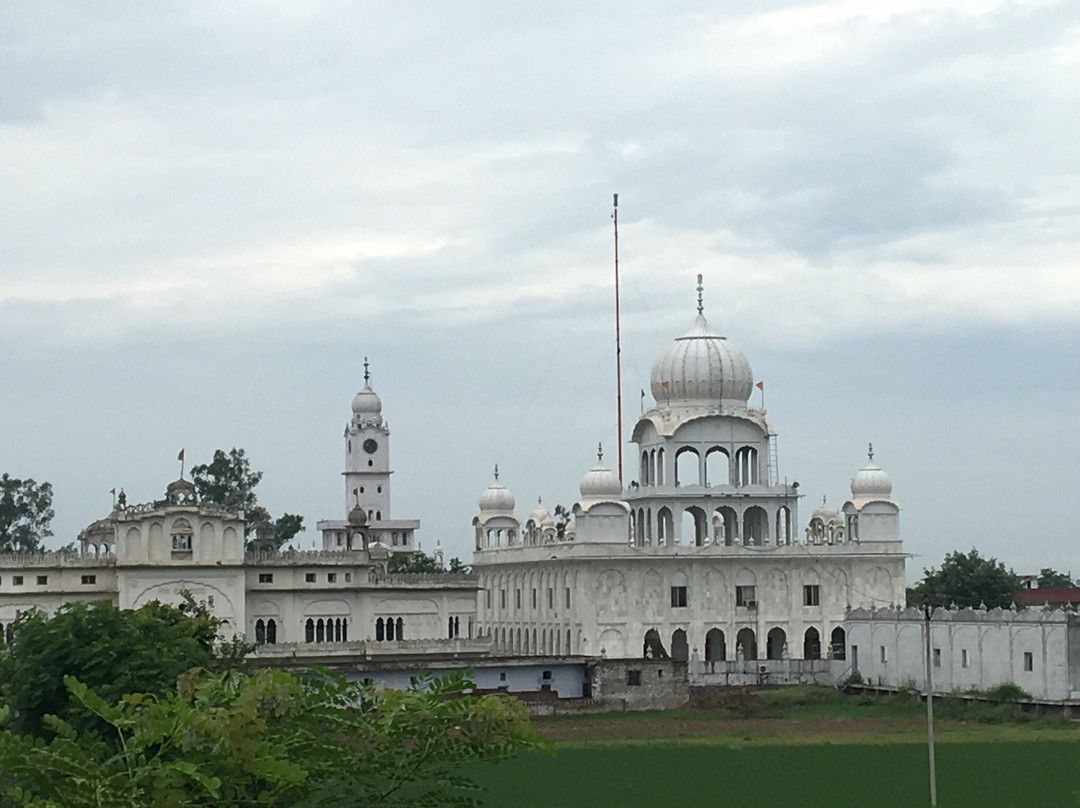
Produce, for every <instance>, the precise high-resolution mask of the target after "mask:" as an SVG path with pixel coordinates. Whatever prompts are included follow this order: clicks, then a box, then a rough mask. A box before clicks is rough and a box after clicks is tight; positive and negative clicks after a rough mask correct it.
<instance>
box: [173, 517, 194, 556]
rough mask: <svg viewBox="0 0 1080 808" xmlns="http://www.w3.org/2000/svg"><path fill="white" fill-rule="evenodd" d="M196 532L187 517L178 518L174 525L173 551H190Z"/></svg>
mask: <svg viewBox="0 0 1080 808" xmlns="http://www.w3.org/2000/svg"><path fill="white" fill-rule="evenodd" d="M194 535H195V532H194V530H193V529H192V527H191V522H189V521H188V520H187V519H182V518H181V519H177V520H176V521H175V522H173V525H172V551H173V552H174V553H190V552H191V544H192V539H193V538H194Z"/></svg>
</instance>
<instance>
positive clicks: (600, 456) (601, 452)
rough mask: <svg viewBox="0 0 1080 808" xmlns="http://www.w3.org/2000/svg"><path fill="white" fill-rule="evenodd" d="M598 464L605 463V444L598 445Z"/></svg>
mask: <svg viewBox="0 0 1080 808" xmlns="http://www.w3.org/2000/svg"><path fill="white" fill-rule="evenodd" d="M596 462H597V463H603V462H604V444H603V443H598V444H596Z"/></svg>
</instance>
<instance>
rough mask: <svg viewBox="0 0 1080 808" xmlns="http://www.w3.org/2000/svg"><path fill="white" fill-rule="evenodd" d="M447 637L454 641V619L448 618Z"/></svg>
mask: <svg viewBox="0 0 1080 808" xmlns="http://www.w3.org/2000/svg"><path fill="white" fill-rule="evenodd" d="M446 636H447V637H448V638H449V639H451V640H452V639H454V618H452V617H448V618H446Z"/></svg>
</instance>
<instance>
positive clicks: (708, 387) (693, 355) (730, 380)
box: [650, 313, 754, 406]
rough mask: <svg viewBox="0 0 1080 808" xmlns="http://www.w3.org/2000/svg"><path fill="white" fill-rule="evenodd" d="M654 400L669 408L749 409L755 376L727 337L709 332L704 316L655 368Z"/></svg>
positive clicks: (660, 359) (661, 358)
mask: <svg viewBox="0 0 1080 808" xmlns="http://www.w3.org/2000/svg"><path fill="white" fill-rule="evenodd" d="M650 387H651V388H652V394H653V398H654V399H656V403H657V404H659V405H661V406H663V405H667V404H681V405H685V404H717V403H721V402H724V403H729V404H739V405H742V406H745V405H746V401H747V399H749V398H750V393H752V392H753V388H754V374H753V371H751V370H750V363H749V362H748V361H746V356H745V355H743V352H742V351H741V350H739V347H738V346H737V345H733V344H732V343H731V342H730V341H729V340H728V339H726V338H725V337H721V336H720V335H719V334H714V333H713V332H712V331H710V330H709V324H708V323H707V322H706V321H705V315H703V314H700V313H699V314H698V316H697V318H696V319H695V320H694V325H693V327H692V328H691V329H690V330H689V331H688V332H686V333H685V334H684V335H683V336H681V337H676V338H675V340H674V341H673V342H672V343H671V344H670V345H668V347H667V349H666V350H665V351H664V352H663V353H662V354H660V356H659V357H657V360H656V361H655V362H654V363H653V366H652V379H651V381H650Z"/></svg>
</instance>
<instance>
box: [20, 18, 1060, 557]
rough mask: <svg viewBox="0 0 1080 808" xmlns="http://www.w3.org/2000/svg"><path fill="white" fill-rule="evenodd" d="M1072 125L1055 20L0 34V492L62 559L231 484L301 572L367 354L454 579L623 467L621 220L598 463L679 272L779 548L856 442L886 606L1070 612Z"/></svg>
mask: <svg viewBox="0 0 1080 808" xmlns="http://www.w3.org/2000/svg"><path fill="white" fill-rule="evenodd" d="M1078 87H1080V4H1077V3H1075V2H995V1H994V0H980V1H975V0H972V2H964V1H963V0H957V1H956V2H933V0H896V2H887V1H885V0H880V1H879V0H851V1H850V2H831V3H812V2H801V3H800V2H781V1H779V0H777V1H775V2H766V1H763V0H754V2H729V3H719V4H718V3H716V2H689V1H688V2H671V3H662V2H657V1H656V0H652V1H651V2H633V0H630V2H627V0H621V1H620V2H610V3H608V2H592V3H584V4H583V3H580V2H573V3H569V2H566V3H561V2H548V3H543V4H539V3H538V4H532V5H531V6H530V5H528V4H526V5H522V4H507V3H454V4H447V3H434V2H432V3H411V2H398V3H383V4H376V3H364V4H355V3H346V2H322V3H296V2H282V3H277V4H274V3H265V2H264V3H241V2H237V3H224V4H223V3H219V2H214V3H210V2H205V3H203V2H194V1H192V0H185V2H176V3H166V2H158V3H135V2H127V3H125V2H99V3H94V4H90V5H87V4H85V3H74V2H70V3H64V2H46V1H45V0H42V1H41V2H34V3H16V4H9V6H8V7H7V8H6V9H5V11H4V14H3V16H2V18H0V470H2V471H6V472H8V473H10V474H12V475H14V476H19V477H34V478H36V479H38V480H49V481H51V482H52V483H53V485H54V486H55V502H54V506H55V509H56V518H55V520H54V523H53V526H54V530H55V533H56V537H55V539H54V540H52V542H51V543H52V544H54V545H56V544H63V543H67V542H68V541H71V540H74V538H75V536H76V534H77V533H78V531H79V530H80V529H81V528H82V527H83V526H85V524H87V523H88V522H90V521H92V520H94V519H96V518H100V517H101V516H103V515H105V514H106V513H107V512H108V510H109V507H110V503H111V497H110V495H109V489H110V488H112V487H114V486H116V487H119V486H124V487H125V489H126V490H127V492H128V494H129V496H130V498H131V499H132V501H145V500H150V499H153V498H155V497H157V496H159V495H160V494H161V492H162V491H163V490H164V487H165V485H166V483H167V482H168V481H169V480H171V479H174V478H175V477H176V476H177V473H178V468H177V464H176V463H175V457H176V454H177V452H178V451H179V449H180V448H181V447H184V448H186V450H187V457H188V459H189V461H191V462H203V461H206V460H208V459H209V457H210V455H211V454H212V452H213V450H214V449H215V448H218V447H221V448H229V447H232V446H239V447H243V448H245V449H246V450H247V452H248V454H249V456H250V457H251V459H252V461H253V463H254V465H255V466H256V467H257V468H259V469H261V470H263V472H264V473H265V476H264V479H263V483H262V485H261V486H260V488H259V491H258V493H259V495H260V498H261V500H262V501H263V503H264V504H265V505H267V506H268V507H269V508H270V509H271V511H272V512H274V513H279V512H281V511H291V512H298V513H301V514H303V515H304V517H305V519H306V522H307V524H308V526H309V528H312V529H311V530H309V531H308V532H307V534H306V536H305V537H304V538H303V542H304V543H305V544H306V545H307V546H310V544H311V542H312V541H313V540H314V538H315V536H314V531H313V528H314V523H315V521H316V520H318V519H320V518H341V517H342V516H343V515H344V492H343V490H342V482H341V477H340V472H341V470H342V467H343V462H344V447H343V442H342V438H341V435H342V429H343V427H344V425H345V422H346V420H347V419H348V417H349V402H350V400H351V398H352V395H353V394H354V393H355V392H356V390H357V389H359V387H361V386H362V384H363V378H362V376H363V367H362V363H363V357H364V356H365V355H366V356H369V357H370V358H371V362H372V373H373V383H374V386H375V388H376V390H377V391H378V392H379V394H380V395H381V397H382V399H383V403H384V415H385V416H386V418H387V419H388V421H389V422H390V426H391V428H392V430H393V433H392V439H391V441H392V449H391V451H392V462H393V466H394V468H395V469H396V473H395V475H394V478H393V486H394V489H393V490H394V502H393V510H394V515H395V516H397V517H401V518H408V517H419V518H420V519H421V520H422V529H421V540H422V542H423V546H424V547H425V548H426V549H431V548H432V547H433V546H434V544H435V541H436V539H438V540H440V541H441V544H442V545H443V546H444V547H445V548H447V551H448V554H449V555H460V556H462V557H468V555H469V554H470V550H471V543H472V538H471V527H470V520H471V518H472V516H473V514H474V512H475V509H476V499H477V498H478V496H479V494H480V493H481V491H482V490H483V488H484V487H485V486H486V485H487V484H488V482H489V481H490V478H491V468H492V466H493V465H494V464H495V463H496V462H498V463H499V464H500V468H501V469H502V471H503V475H502V480H503V481H504V482H505V483H506V484H507V486H508V487H510V489H511V490H512V491H513V492H514V493H515V495H516V496H517V502H518V511H519V514H520V515H521V516H524V515H526V514H527V513H528V511H529V510H531V508H532V506H533V504H534V502H535V499H536V497H538V496H542V497H543V498H544V502H545V504H547V505H548V506H549V507H554V505H555V504H557V503H563V504H570V503H572V502H573V500H574V499H575V497H576V495H577V484H578V481H579V480H580V478H581V476H582V474H583V473H584V472H585V471H586V470H587V469H588V468H589V467H590V466H591V465H592V463H593V462H594V460H595V454H594V452H595V446H596V444H597V442H598V441H603V442H604V443H605V445H606V446H608V447H609V451H608V455H607V457H606V459H607V460H610V461H612V462H614V459H615V453H614V443H615V408H614V401H613V399H614V388H615V383H614V334H613V330H614V329H613V316H612V311H611V304H612V299H613V292H612V288H611V281H612V272H611V254H612V238H611V221H610V205H611V194H612V193H613V192H618V193H619V194H620V225H621V227H620V236H621V240H620V241H621V244H620V246H621V257H622V269H623V291H624V298H623V306H624V326H625V334H624V339H625V342H624V360H625V361H624V382H625V385H624V388H625V413H626V417H627V421H628V426H627V429H626V433H627V434H629V432H630V426H629V425H630V424H632V422H633V417H634V416H635V415H636V414H637V412H638V405H639V400H638V399H639V390H640V388H643V387H644V388H645V389H646V390H647V389H648V374H649V368H650V366H651V364H652V361H653V359H654V358H655V356H656V355H657V354H658V353H660V352H661V351H662V350H663V348H664V347H665V345H666V344H667V343H668V341H669V340H670V339H671V338H672V337H674V336H676V335H678V334H680V333H682V332H683V331H685V330H686V329H687V327H688V326H689V324H690V322H691V321H692V319H693V315H694V313H695V312H694V305H695V299H694V298H695V293H694V279H695V276H696V274H697V273H699V272H700V273H703V274H704V276H705V287H706V288H705V306H706V315H707V316H708V317H709V320H710V323H711V325H712V326H713V327H714V329H716V330H718V331H720V332H721V333H724V334H725V335H727V336H728V337H729V338H731V339H732V340H734V341H735V342H736V343H737V344H739V345H740V346H741V347H742V349H743V350H744V352H745V353H746V355H747V357H748V358H749V360H750V362H751V364H752V366H753V368H754V372H755V376H756V377H757V378H758V379H762V380H764V381H765V385H766V401H765V403H766V405H767V408H768V410H769V419H770V421H771V422H772V423H773V425H774V427H775V428H776V430H777V432H778V433H779V435H780V438H779V450H780V473H781V476H782V477H788V478H789V479H797V480H799V481H800V483H801V490H802V491H803V492H804V493H805V494H806V499H804V500H803V503H802V505H801V512H800V517H801V519H802V520H805V519H806V518H807V517H808V516H809V513H810V511H811V510H813V508H814V507H815V506H816V505H817V504H818V502H820V498H821V496H822V495H828V497H829V500H830V502H832V503H833V504H835V505H839V504H840V503H842V502H843V500H844V498H845V496H846V494H847V486H848V483H849V480H850V478H851V476H852V475H853V474H854V473H855V471H856V470H857V469H858V468H859V467H860V466H861V465H862V464H863V463H864V462H865V446H866V443H867V442H868V441H870V440H872V441H873V442H874V444H875V448H876V450H877V454H876V460H877V461H878V462H879V463H880V464H881V465H882V466H883V467H884V468H885V469H886V470H887V471H888V472H889V473H890V474H891V476H892V479H893V483H894V494H895V497H896V499H897V500H898V501H899V502H900V503H901V505H902V507H903V515H902V529H903V534H904V540H905V547H906V549H907V550H908V551H909V552H911V553H912V554H914V555H915V556H916V558H914V559H913V560H912V561H911V562H910V563H909V578H912V577H915V576H917V575H918V573H919V572H920V571H921V568H922V567H923V566H926V565H929V564H932V563H939V562H940V559H941V557H942V555H943V554H944V553H945V552H947V551H949V550H952V549H957V548H959V549H967V548H970V547H972V546H976V547H978V548H979V549H980V550H982V551H984V552H985V553H987V554H992V555H996V556H998V557H1000V558H1001V559H1003V560H1005V561H1006V562H1007V563H1008V564H1010V565H1012V566H1015V567H1016V569H1017V570H1018V571H1022V572H1028V571H1037V570H1038V568H1039V567H1042V566H1054V567H1057V568H1059V569H1063V570H1071V571H1072V572H1074V573H1075V574H1076V575H1078V576H1080V555H1078V550H1077V547H1078V544H1077V525H1078V524H1080V498H1078V497H1077V488H1078V484H1080V472H1078V470H1077V468H1078V465H1077V460H1076V459H1077V448H1078V446H1080V369H1078V365H1080V363H1078V356H1077V346H1078V340H1080V272H1078V263H1080V259H1078V253H1077V244H1078V240H1080V216H1078V214H1080V149H1077V145H1076V143H1077V136H1078V135H1077V133H1078V132H1080V92H1078V90H1077V88H1078ZM755 401H756V399H755ZM633 471H634V469H632V468H631V467H630V464H628V469H627V474H626V475H625V476H626V478H627V479H632V478H633V476H634V474H633Z"/></svg>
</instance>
